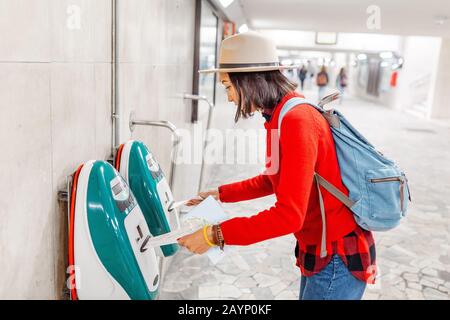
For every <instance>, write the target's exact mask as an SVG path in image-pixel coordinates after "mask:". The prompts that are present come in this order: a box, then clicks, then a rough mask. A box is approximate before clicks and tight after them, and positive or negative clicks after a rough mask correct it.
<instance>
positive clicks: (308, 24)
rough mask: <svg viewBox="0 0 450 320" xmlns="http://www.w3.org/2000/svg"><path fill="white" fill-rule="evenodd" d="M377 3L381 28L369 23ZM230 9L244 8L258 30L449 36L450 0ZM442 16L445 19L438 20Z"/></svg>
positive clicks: (239, 0) (250, 1) (278, 3)
mask: <svg viewBox="0 0 450 320" xmlns="http://www.w3.org/2000/svg"><path fill="white" fill-rule="evenodd" d="M374 4H375V5H376V6H378V7H379V9H380V22H381V28H380V29H369V28H368V27H367V20H368V18H369V17H370V15H371V14H370V13H367V8H368V7H370V6H371V5H374ZM237 9H239V10H237ZM227 10H228V11H229V13H230V12H231V14H229V17H230V18H231V19H233V15H234V14H233V13H234V12H236V11H240V12H242V14H243V15H244V17H245V20H246V22H247V23H248V25H249V26H250V28H252V29H255V30H258V29H282V30H308V31H337V32H358V33H360V32H362V33H367V32H369V33H383V34H398V35H427V36H445V37H450V0H376V1H373V0H235V1H234V3H232V4H231V5H230V7H228V8H227ZM227 10H225V11H227ZM371 13H373V11H372V12H371ZM237 20H241V21H242V18H241V17H239V18H238V19H237ZM439 20H442V21H444V23H443V24H439V23H438V21H439Z"/></svg>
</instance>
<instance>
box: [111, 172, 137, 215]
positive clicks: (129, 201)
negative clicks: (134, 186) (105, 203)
mask: <svg viewBox="0 0 450 320" xmlns="http://www.w3.org/2000/svg"><path fill="white" fill-rule="evenodd" d="M110 186H111V191H112V193H113V197H114V200H115V201H116V205H117V207H118V208H119V210H120V212H124V211H125V210H127V209H128V210H129V211H131V210H132V209H133V208H134V207H135V206H136V200H135V199H134V196H133V194H132V193H131V192H130V189H129V187H128V185H127V184H126V183H125V181H124V180H123V179H122V178H121V177H120V176H117V177H115V178H114V179H113V180H111V183H110Z"/></svg>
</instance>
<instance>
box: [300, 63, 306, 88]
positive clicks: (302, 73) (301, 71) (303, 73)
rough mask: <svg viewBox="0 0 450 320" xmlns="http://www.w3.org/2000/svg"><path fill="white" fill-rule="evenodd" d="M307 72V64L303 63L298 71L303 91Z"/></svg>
mask: <svg viewBox="0 0 450 320" xmlns="http://www.w3.org/2000/svg"><path fill="white" fill-rule="evenodd" d="M307 73H308V70H306V68H305V65H302V67H301V69H300V70H299V71H298V78H299V79H300V87H301V88H302V91H303V89H304V86H305V79H306V74H307Z"/></svg>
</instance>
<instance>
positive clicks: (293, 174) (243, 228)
mask: <svg viewBox="0 0 450 320" xmlns="http://www.w3.org/2000/svg"><path fill="white" fill-rule="evenodd" d="M294 96H300V97H302V96H301V95H300V94H298V93H296V92H292V93H289V94H287V95H286V96H285V97H284V98H283V99H282V100H281V101H280V103H279V104H278V105H277V106H276V108H275V109H274V112H273V115H272V118H271V119H270V121H269V122H266V123H265V124H264V126H265V128H266V130H267V141H266V146H267V150H266V159H268V158H269V156H270V152H271V150H270V146H271V135H274V133H275V134H276V136H278V134H277V132H278V116H279V113H280V110H281V107H282V106H283V104H284V103H285V102H286V101H287V100H288V99H290V98H292V97H294ZM272 129H274V130H272ZM266 162H267V161H266ZM267 167H268V165H267V164H266V168H267ZM314 171H316V172H317V173H318V174H320V175H321V176H322V177H324V178H325V179H327V180H328V181H329V182H331V183H332V184H334V185H335V186H336V187H338V188H339V189H340V190H341V191H342V192H344V193H345V194H347V195H348V190H347V189H346V187H345V186H344V185H343V183H342V180H341V174H340V171H339V166H338V162H337V157H336V151H335V145H334V140H333V137H332V134H331V130H330V127H329V125H328V122H327V121H326V120H325V119H324V118H323V116H322V115H321V114H320V113H319V112H318V111H317V110H315V109H314V108H313V107H311V106H309V105H298V106H296V107H294V108H293V109H292V110H291V111H289V112H288V113H287V114H286V115H285V117H284V119H283V124H282V126H281V138H280V163H279V170H278V172H277V173H275V174H265V173H263V174H261V175H258V176H256V177H254V178H250V179H247V180H244V181H240V182H235V183H231V184H226V185H222V186H220V187H219V198H220V201H222V202H237V201H243V200H250V199H255V198H259V197H264V196H267V195H270V194H273V193H275V195H276V198H277V201H276V203H275V205H274V206H272V207H271V208H269V209H267V210H263V211H261V212H259V213H257V214H255V215H253V216H251V217H238V218H233V219H230V220H227V221H224V222H223V223H221V228H222V233H223V236H224V240H225V243H226V244H229V245H249V244H252V243H256V242H259V241H263V240H267V239H271V238H275V237H280V236H283V235H286V234H290V233H294V234H295V236H296V238H297V240H298V241H299V242H301V243H303V244H316V245H319V244H320V240H321V233H322V221H321V216H320V208H319V198H318V193H317V187H316V185H315V184H314V183H313V182H314V181H313V175H314ZM321 192H322V195H323V199H324V205H325V211H326V220H327V221H326V223H327V250H328V251H329V252H331V251H332V248H331V242H333V241H335V240H337V239H340V238H342V237H343V236H344V235H346V234H348V233H350V232H352V231H353V230H354V229H355V228H356V227H357V225H356V222H355V220H354V218H353V215H352V213H351V212H350V210H349V209H348V208H347V207H345V206H344V205H343V204H342V203H341V202H339V201H338V200H337V199H336V198H334V197H333V196H332V195H331V194H330V193H328V192H327V191H326V190H325V189H323V188H322V187H321Z"/></svg>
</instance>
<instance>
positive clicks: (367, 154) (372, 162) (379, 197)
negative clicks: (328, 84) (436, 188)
mask: <svg viewBox="0 0 450 320" xmlns="http://www.w3.org/2000/svg"><path fill="white" fill-rule="evenodd" d="M338 98H339V93H333V94H331V95H328V96H326V97H324V98H323V99H322V100H321V101H320V102H319V104H318V105H315V104H313V103H310V102H308V101H306V100H305V99H303V98H298V97H296V98H291V99H289V100H288V101H287V102H286V103H285V104H284V105H283V107H282V109H281V111H280V116H279V118H278V132H279V133H280V128H281V123H282V120H283V117H284V116H285V115H286V113H287V112H289V110H291V109H292V108H294V107H295V106H298V105H300V104H308V105H311V106H312V107H314V108H315V109H316V110H318V111H319V112H320V113H321V114H322V116H323V117H324V118H325V119H326V120H327V121H328V123H329V125H330V129H331V132H332V135H333V139H334V142H335V146H336V154H337V158H338V162H339V168H340V171H341V177H342V182H343V183H344V185H345V186H346V187H347V189H348V190H349V196H348V197H347V196H346V195H345V194H344V193H342V192H341V191H340V190H339V189H338V188H336V187H335V186H334V185H332V184H331V183H329V182H328V181H327V180H326V179H324V178H323V177H321V176H320V175H319V174H317V173H314V180H315V182H316V185H317V189H318V193H319V205H320V211H321V215H322V243H321V256H322V257H324V256H326V254H327V252H326V224H325V221H326V220H325V209H324V204H323V199H322V194H321V191H320V188H319V185H320V186H322V187H323V188H324V189H325V190H327V191H328V192H330V193H331V194H332V195H333V196H334V197H336V198H337V199H338V200H339V201H341V202H342V203H343V204H344V205H346V206H347V207H348V208H349V209H350V210H351V211H352V212H353V214H354V217H355V221H356V223H357V224H358V225H359V226H361V227H362V228H364V229H366V230H370V231H386V230H390V229H392V228H394V227H396V226H398V224H399V223H400V220H401V219H402V218H403V217H404V216H405V215H406V211H407V204H408V200H409V201H411V197H410V192H409V188H408V179H407V178H406V176H405V174H404V173H403V172H402V170H401V169H400V168H398V167H397V165H396V164H395V163H394V162H393V161H392V160H390V159H388V158H386V157H385V156H384V155H383V154H382V153H381V152H379V151H377V150H376V149H375V147H374V146H373V145H372V144H371V143H370V142H369V141H367V139H365V138H364V137H363V136H362V135H361V134H360V133H359V132H358V131H357V130H356V129H355V128H353V126H352V125H351V124H350V123H349V122H348V120H347V119H345V117H344V116H343V115H342V114H341V113H340V112H339V111H337V110H333V109H331V110H325V109H324V108H323V106H324V105H325V104H327V103H329V102H331V101H333V100H336V99H338Z"/></svg>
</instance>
